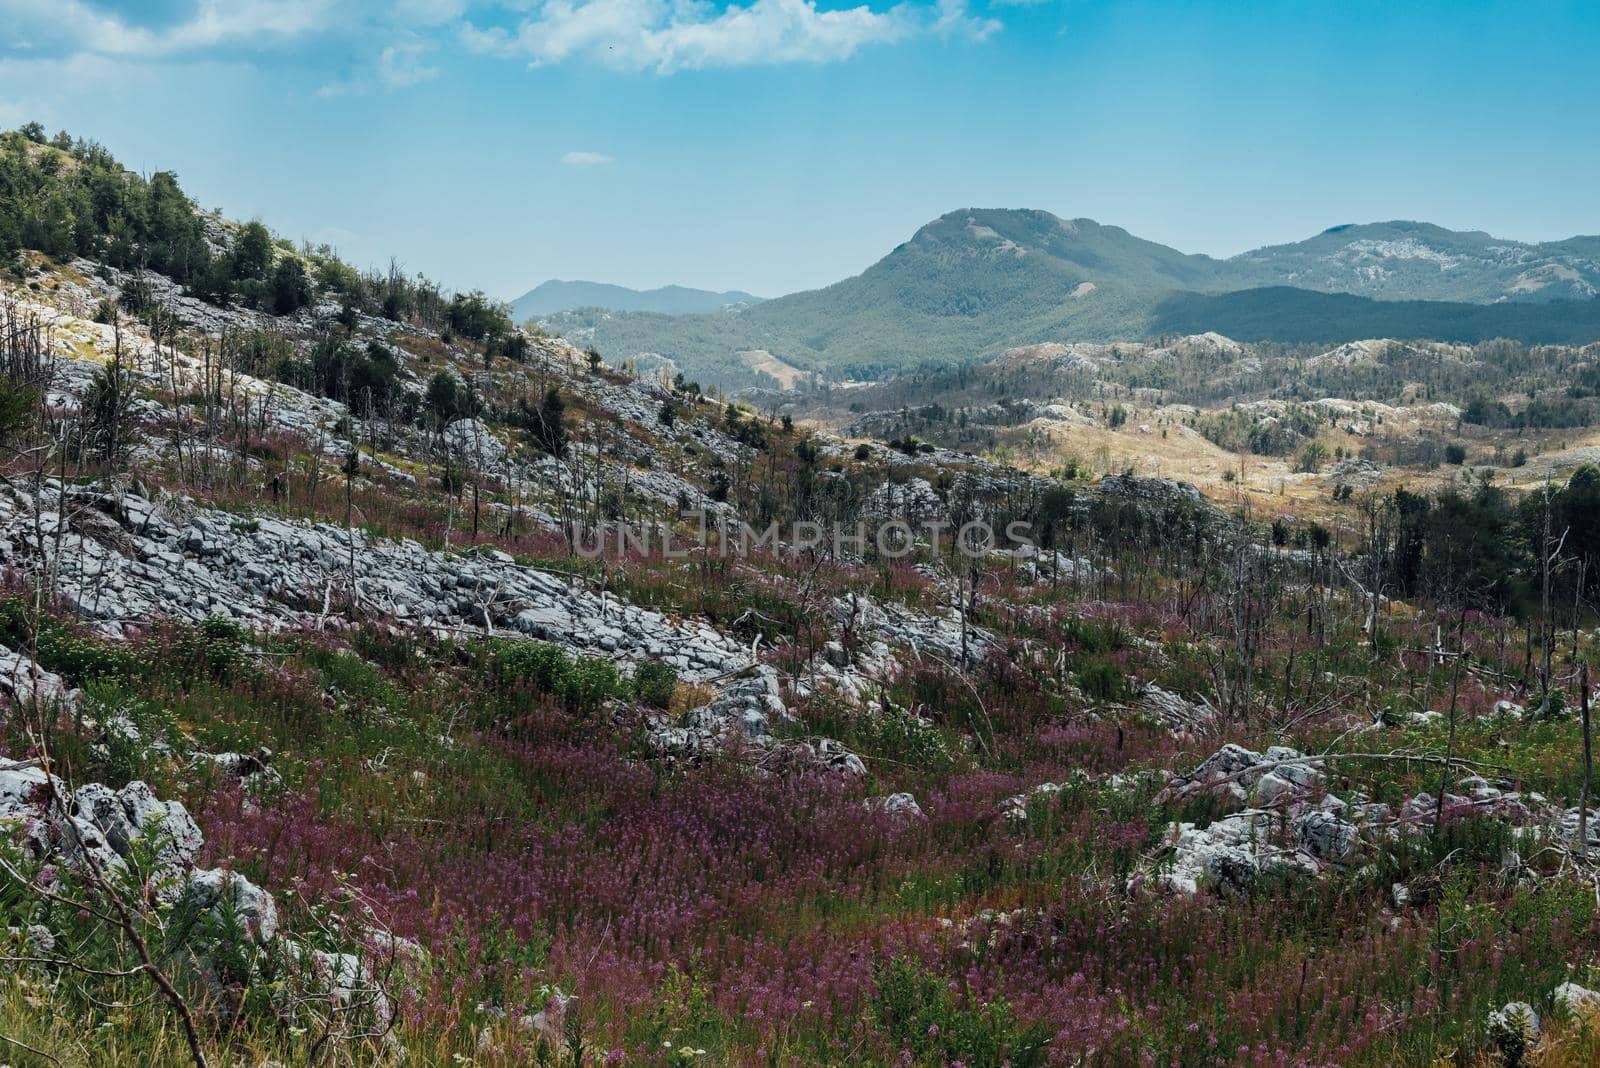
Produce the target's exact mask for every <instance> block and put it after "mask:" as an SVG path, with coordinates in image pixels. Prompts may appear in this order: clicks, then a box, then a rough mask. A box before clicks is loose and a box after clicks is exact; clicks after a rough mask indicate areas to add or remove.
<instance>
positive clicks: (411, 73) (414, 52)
mask: <svg viewBox="0 0 1600 1068" xmlns="http://www.w3.org/2000/svg"><path fill="white" fill-rule="evenodd" d="M432 50H433V45H431V44H428V43H427V42H425V41H416V40H413V41H403V42H401V43H399V44H392V45H390V46H389V47H387V48H385V49H384V50H383V52H382V53H381V54H380V55H379V56H378V80H379V81H380V82H382V83H383V84H384V85H385V86H387V87H388V88H390V89H404V88H407V87H408V86H412V85H420V84H422V83H423V82H426V81H431V80H432V79H434V78H437V77H438V76H439V68H438V67H430V66H428V65H427V64H426V63H424V62H423V57H424V56H426V55H427V54H428V53H429V52H430V51H432Z"/></svg>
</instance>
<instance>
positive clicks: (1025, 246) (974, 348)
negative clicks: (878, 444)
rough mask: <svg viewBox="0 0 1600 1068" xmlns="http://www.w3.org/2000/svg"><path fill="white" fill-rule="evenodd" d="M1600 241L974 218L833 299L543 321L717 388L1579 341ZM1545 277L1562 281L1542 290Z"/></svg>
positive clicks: (969, 215)
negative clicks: (1492, 342)
mask: <svg viewBox="0 0 1600 1068" xmlns="http://www.w3.org/2000/svg"><path fill="white" fill-rule="evenodd" d="M1591 246H1596V247H1600V239H1596V238H1573V239H1570V240H1569V241H1565V242H1556V243H1552V244H1550V245H1540V246H1534V245H1519V244H1517V243H1515V242H1499V241H1496V240H1495V239H1493V238H1489V237H1488V236H1487V235H1483V234H1459V233H1455V232H1453V231H1448V230H1444V229H1442V228H1440V227H1434V226H1428V225H1426V224H1418V223H1384V224H1376V225H1374V226H1363V227H1339V228H1335V229H1334V230H1330V231H1327V232H1324V233H1323V234H1319V235H1318V236H1316V237H1314V238H1311V239H1310V240H1308V241H1305V242H1301V243H1299V244H1297V245H1283V246H1276V247H1273V248H1268V249H1259V250H1256V251H1254V252H1249V253H1245V254H1243V255H1241V256H1237V257H1234V258H1232V259H1227V260H1219V259H1213V258H1212V257H1209V256H1203V255H1192V254H1187V253H1183V252H1179V251H1178V250H1176V249H1172V248H1169V247H1167V246H1165V245H1161V244H1158V243H1156V242H1152V241H1147V240H1144V239H1142V238H1139V237H1136V236H1134V235H1133V234H1130V233H1129V232H1128V231H1126V230H1124V229H1122V228H1121V227H1116V226H1106V225H1102V224H1100V223H1097V222H1094V221H1093V220H1090V219H1070V220H1069V219H1061V218H1058V217H1056V216H1054V215H1051V214H1049V213H1048V212H1043V211H1021V210H995V209H965V210H961V211H955V212H951V213H949V214H947V215H944V216H941V217H940V218H938V219H935V220H934V221H933V222H930V223H928V224H927V225H925V226H923V227H922V228H921V229H919V230H918V231H917V232H916V233H915V234H914V235H913V236H912V238H911V239H910V240H909V241H907V242H905V243H904V244H902V245H900V246H899V247H897V248H895V249H894V250H893V251H892V252H890V253H889V254H888V255H887V256H885V257H884V258H883V259H881V260H879V261H878V262H877V263H875V264H873V265H872V266H871V267H869V268H867V270H865V271H863V272H862V273H861V274H859V275H857V276H855V277H853V278H847V279H845V280H843V281H841V282H836V283H834V284H833V285H831V286H827V287H826V288H823V289H818V290H811V291H808V292H802V293H793V294H790V295H788V296H785V297H779V298H776V299H774V300H769V301H763V302H761V303H760V304H756V305H753V306H747V307H737V308H732V309H728V310H725V311H720V312H716V313H712V314H702V315H683V316H674V317H668V316H664V315H660V314H626V313H607V314H593V313H584V312H579V313H561V314H556V315H554V316H553V317H552V318H551V325H552V326H554V327H555V328H556V329H558V330H561V331H563V332H566V333H568V334H569V336H574V337H578V338H581V339H582V340H584V341H585V342H592V343H593V344H595V345H597V346H598V347H599V348H600V350H601V351H602V352H603V353H604V354H606V355H607V356H610V357H625V356H632V355H638V354H645V353H648V354H653V355H656V356H660V357H663V358H666V359H669V360H671V361H673V362H674V363H675V364H676V365H677V366H678V367H680V368H681V369H683V370H684V371H685V372H686V373H688V374H690V375H691V376H700V377H704V378H707V379H709V380H712V381H716V382H720V383H722V384H724V385H747V384H755V383H762V382H765V381H766V380H765V379H764V378H763V377H762V376H761V374H760V372H759V371H758V370H757V369H756V367H757V365H758V363H759V361H755V360H752V359H750V358H749V357H748V355H746V354H748V353H751V352H760V353H764V354H767V353H769V354H771V356H772V357H775V358H777V359H779V360H782V361H783V362H785V363H787V364H790V365H793V366H795V367H799V368H802V369H805V370H809V371H816V372H820V373H822V374H824V375H833V376H836V377H852V378H863V377H879V376H882V375H884V374H887V373H893V372H896V371H900V370H904V369H906V368H908V367H914V366H919V365H923V364H949V363H957V362H962V361H967V360H975V359H982V358H985V357H987V356H992V355H995V354H997V353H999V352H1001V351H1003V350H1004V349H1006V348H1009V347H1011V346H1014V345H1025V344H1032V343H1037V342H1043V341H1074V340H1097V341H1111V340H1138V339H1143V338H1150V337H1156V336H1161V335H1163V334H1167V333H1174V332H1184V333H1189V332H1203V331H1205V330H1218V331H1221V332H1223V333H1227V334H1229V335H1230V336H1241V337H1253V338H1258V339H1277V340H1284V341H1342V340H1349V339H1352V338H1359V337H1371V336H1375V335H1382V336H1398V337H1434V338H1440V339H1443V340H1470V339H1474V338H1481V337H1486V336H1487V337H1492V336H1509V337H1517V338H1521V339H1523V340H1527V341H1541V340H1564V341H1582V340H1591V339H1593V338H1594V337H1600V326H1597V325H1596V323H1597V320H1600V305H1596V304H1595V302H1594V299H1593V297H1592V296H1590V290H1589V289H1586V288H1585V287H1586V286H1589V285H1590V283H1589V282H1588V281H1587V279H1589V278H1591V277H1592V278H1595V279H1597V280H1600V267H1597V266H1596V262H1597V261H1600V257H1595V258H1593V259H1591V258H1586V257H1587V250H1588V249H1589V248H1590V247H1591ZM1386 265H1387V266H1386ZM1569 276H1570V277H1569ZM1546 277H1548V278H1552V279H1556V280H1557V281H1553V282H1551V283H1550V284H1547V285H1542V286H1535V285H1534V281H1536V280H1537V279H1541V278H1546ZM1519 279H1521V281H1518V280H1519ZM1530 279H1531V280H1530ZM1558 282H1559V284H1558ZM1518 287H1521V288H1520V289H1518ZM1345 289H1350V290H1351V293H1349V294H1346V293H1345ZM1513 289H1516V290H1517V295H1518V297H1519V299H1517V300H1512V299H1511V297H1512V295H1513V294H1512V292H1511V291H1512V290H1513ZM1224 295H1226V296H1224ZM1334 295H1342V296H1341V299H1337V300H1334V299H1330V298H1331V297H1333V296H1334ZM1379 297H1384V298H1395V299H1385V300H1380V299H1377V298H1379ZM1469 298H1470V299H1469ZM1480 298H1481V300H1483V301H1497V302H1499V303H1475V302H1474V301H1475V300H1477V299H1480ZM1577 298H1587V299H1577ZM767 384H770V383H767Z"/></svg>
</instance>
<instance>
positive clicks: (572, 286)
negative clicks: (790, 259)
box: [511, 278, 761, 323]
mask: <svg viewBox="0 0 1600 1068" xmlns="http://www.w3.org/2000/svg"><path fill="white" fill-rule="evenodd" d="M760 299H761V298H760V297H757V296H753V295H751V294H749V293H745V292H742V291H740V290H737V289H730V290H728V291H727V292H726V293H713V292H711V291H710V290H707V289H690V288H688V287H687V286H661V287H660V288H658V289H629V288H627V287H626V286H615V285H609V284H607V283H605V282H564V281H562V280H560V279H557V278H552V279H550V280H549V281H548V282H542V283H540V284H539V285H537V286H535V287H534V288H532V289H530V290H528V291H527V292H526V293H524V294H522V296H520V297H518V298H517V299H516V300H514V301H512V302H511V314H512V317H513V318H514V319H515V320H516V321H517V322H519V323H520V322H522V321H523V320H524V319H531V318H534V317H536V316H540V315H550V314H552V313H554V312H563V311H571V310H573V309H574V308H607V309H610V310H612V311H642V312H660V313H662V314H664V315H688V314H692V313H694V312H712V311H717V310H718V309H721V308H725V307H727V306H729V305H733V304H754V303H756V302H757V301H759V300H760Z"/></svg>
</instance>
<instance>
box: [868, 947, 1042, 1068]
mask: <svg viewBox="0 0 1600 1068" xmlns="http://www.w3.org/2000/svg"><path fill="white" fill-rule="evenodd" d="M875 978H876V980H877V988H878V989H877V995H876V998H875V999H874V1000H875V1006H874V1007H875V1009H876V1013H877V1016H878V1022H879V1023H880V1025H882V1026H883V1028H884V1030H885V1031H886V1032H887V1033H888V1034H889V1036H890V1038H891V1039H892V1040H893V1041H894V1042H895V1043H896V1044H897V1045H898V1046H899V1047H900V1048H901V1049H904V1050H908V1051H909V1052H910V1053H911V1054H912V1056H913V1057H915V1058H916V1060H917V1063H919V1064H930V1063H931V1064H949V1063H952V1062H959V1063H962V1064H966V1065H969V1066H970V1068H980V1066H982V1068H1000V1066H1001V1065H1010V1068H1032V1066H1033V1065H1040V1064H1043V1063H1044V1060H1045V1048H1046V1043H1047V1042H1048V1040H1049V1034H1048V1032H1047V1031H1046V1030H1045V1028H1044V1026H1043V1025H1042V1024H1038V1023H1034V1024H1029V1025H1027V1026H1023V1025H1022V1024H1020V1023H1019V1022H1018V1020H1017V1017H1016V1013H1015V1011H1014V1010H1013V1009H1012V1008H1011V1006H1010V1004H1009V1003H1007V1001H1006V1000H1005V999H1004V998H998V997H997V998H995V999H994V1000H993V1001H991V1002H988V1003H987V1004H981V1005H979V1004H973V1003H972V1000H971V998H970V997H967V996H963V995H961V994H958V993H956V992H955V991H953V990H951V989H950V987H951V985H952V984H950V983H949V982H948V981H947V980H946V979H944V978H943V977H941V976H938V975H935V974H933V973H931V972H929V971H927V970H925V969H924V968H923V967H922V966H921V965H919V964H917V963H915V962H913V961H909V960H906V959H904V958H901V957H897V958H895V959H894V960H892V961H890V962H889V963H887V964H884V965H880V966H879V967H878V969H877V971H876V975H875Z"/></svg>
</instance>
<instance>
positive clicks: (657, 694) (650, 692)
mask: <svg viewBox="0 0 1600 1068" xmlns="http://www.w3.org/2000/svg"><path fill="white" fill-rule="evenodd" d="M677 688H678V671H677V669H676V668H674V667H673V666H672V665H671V664H663V663H661V661H659V660H651V661H649V662H647V663H644V664H640V665H639V667H638V668H637V670H635V671H634V673H633V696H634V697H635V699H637V700H638V701H640V702H642V703H644V704H647V705H651V706H652V707H655V708H666V707H667V706H668V705H670V704H671V703H672V692H673V691H674V690H676V689H677Z"/></svg>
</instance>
